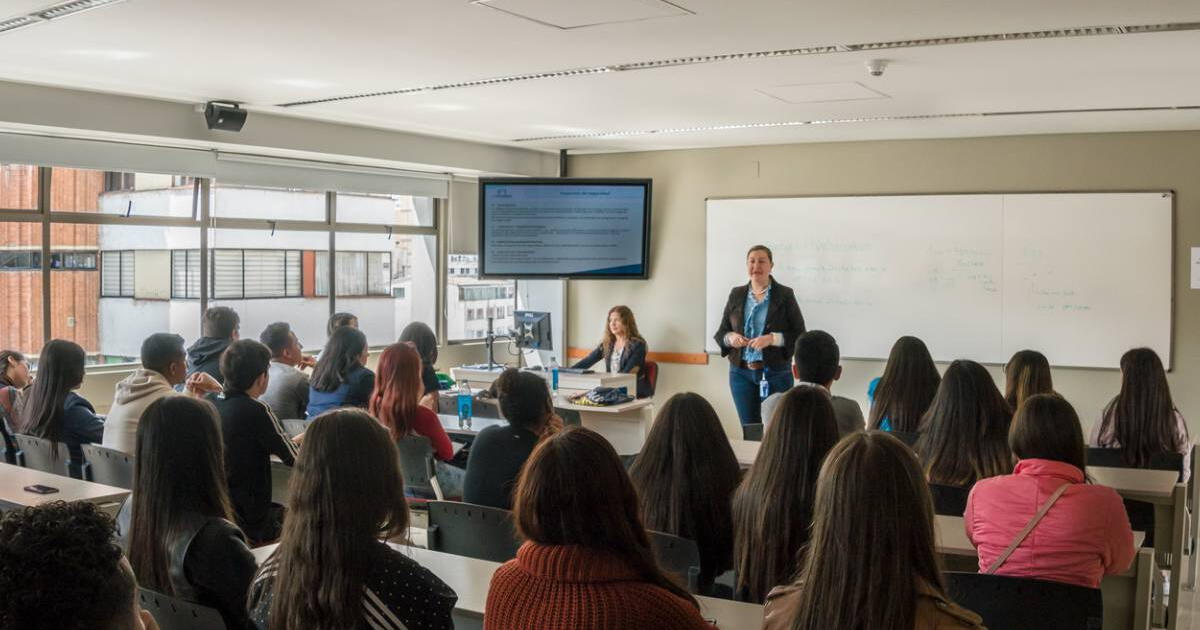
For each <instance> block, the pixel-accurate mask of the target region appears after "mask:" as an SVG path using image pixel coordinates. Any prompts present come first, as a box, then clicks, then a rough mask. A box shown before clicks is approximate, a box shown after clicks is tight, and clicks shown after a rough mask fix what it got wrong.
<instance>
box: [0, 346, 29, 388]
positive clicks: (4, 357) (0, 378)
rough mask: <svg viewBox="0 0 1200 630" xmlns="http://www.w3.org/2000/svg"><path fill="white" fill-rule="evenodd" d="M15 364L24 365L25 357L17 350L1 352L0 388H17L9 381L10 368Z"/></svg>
mask: <svg viewBox="0 0 1200 630" xmlns="http://www.w3.org/2000/svg"><path fill="white" fill-rule="evenodd" d="M14 362H16V363H24V362H25V355H23V354H21V353H20V352H17V351H16V350H0V387H16V386H17V385H16V383H13V382H12V381H10V380H8V368H9V366H11V365H12V364H13V363H14Z"/></svg>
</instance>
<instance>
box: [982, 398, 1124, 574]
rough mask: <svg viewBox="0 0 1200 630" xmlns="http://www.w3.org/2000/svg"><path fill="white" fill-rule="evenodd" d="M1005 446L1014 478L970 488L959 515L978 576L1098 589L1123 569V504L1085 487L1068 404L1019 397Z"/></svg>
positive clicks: (1105, 491) (1079, 439) (1107, 491)
mask: <svg viewBox="0 0 1200 630" xmlns="http://www.w3.org/2000/svg"><path fill="white" fill-rule="evenodd" d="M1008 441H1009V445H1010V446H1011V447H1012V452H1013V454H1014V455H1016V456H1017V458H1018V460H1019V461H1018V462H1017V467H1016V469H1015V470H1014V471H1013V474H1011V475H1003V476H999V477H991V478H989V479H983V480H981V481H979V482H977V483H976V484H975V487H974V488H973V489H972V490H971V496H970V498H969V499H968V500H967V511H966V513H965V514H964V515H963V520H964V522H965V524H966V528H967V536H968V537H969V538H970V539H971V543H972V544H974V545H975V548H976V549H977V550H978V551H979V570H980V571H986V572H989V573H995V574H997V575H1009V576H1013V577H1030V578H1037V579H1040V580H1053V581H1055V582H1066V583H1068V584H1078V585H1080V586H1087V587H1090V588H1099V587H1100V580H1101V579H1102V578H1103V577H1104V576H1105V575H1112V574H1114V573H1120V572H1122V571H1124V570H1125V569H1127V568H1128V567H1129V563H1130V562H1132V561H1133V556H1134V551H1135V550H1134V548H1133V532H1132V531H1130V528H1129V517H1128V516H1127V515H1126V514H1125V505H1124V504H1123V503H1122V502H1121V497H1120V496H1119V495H1118V494H1117V493H1116V491H1114V490H1113V489H1112V488H1107V487H1105V486H1096V485H1089V484H1087V483H1086V482H1085V479H1084V470H1085V469H1086V464H1087V462H1086V457H1087V451H1086V450H1085V447H1084V445H1083V431H1082V430H1081V429H1080V427H1079V416H1077V415H1076V414H1075V410H1074V409H1073V408H1072V407H1071V404H1070V403H1068V402H1067V401H1065V400H1063V399H1062V398H1060V397H1058V396H1057V395H1055V394H1039V395H1037V396H1032V397H1030V398H1027V399H1025V402H1024V403H1023V404H1022V405H1021V409H1020V411H1018V412H1017V417H1016V418H1015V419H1014V420H1013V425H1012V430H1011V431H1010V432H1009V437H1008ZM1046 505H1049V506H1050V507H1049V509H1048V510H1047V511H1046V512H1045V514H1044V516H1042V518H1041V520H1039V521H1038V522H1037V524H1036V525H1035V526H1034V528H1033V530H1032V531H1031V532H1030V533H1029V535H1028V536H1027V537H1026V538H1025V539H1024V540H1023V541H1022V542H1021V543H1020V544H1019V545H1018V546H1017V547H1016V549H1015V550H1014V551H1013V552H1012V555H1010V556H1008V557H1007V559H1005V560H1003V561H1002V562H1001V561H1000V558H1001V557H1002V556H1003V554H1004V552H1005V550H1006V549H1008V547H1009V546H1010V545H1011V544H1012V543H1013V542H1014V541H1015V540H1016V538H1017V537H1018V535H1019V534H1020V532H1021V531H1022V530H1023V529H1024V528H1025V527H1026V524H1027V523H1029V522H1031V520H1032V519H1033V518H1034V517H1035V516H1036V515H1037V514H1038V513H1039V511H1040V510H1041V509H1043V508H1045V506H1046Z"/></svg>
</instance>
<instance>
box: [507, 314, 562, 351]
mask: <svg viewBox="0 0 1200 630" xmlns="http://www.w3.org/2000/svg"><path fill="white" fill-rule="evenodd" d="M512 337H513V341H515V342H516V343H517V347H518V348H521V349H523V350H553V349H554V344H553V342H551V341H550V313H546V312H543V311H514V312H513V332H512Z"/></svg>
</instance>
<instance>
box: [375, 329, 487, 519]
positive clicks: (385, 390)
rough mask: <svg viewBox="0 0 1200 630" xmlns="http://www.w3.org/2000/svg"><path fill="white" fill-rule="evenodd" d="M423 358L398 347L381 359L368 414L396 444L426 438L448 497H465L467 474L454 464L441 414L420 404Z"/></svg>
mask: <svg viewBox="0 0 1200 630" xmlns="http://www.w3.org/2000/svg"><path fill="white" fill-rule="evenodd" d="M423 391H424V387H423V386H422V384H421V356H420V355H419V354H417V351H416V349H415V348H413V346H412V344H409V343H404V342H401V343H394V344H392V345H390V346H388V347H387V348H386V349H385V350H384V351H383V354H381V355H380V356H379V375H378V377H377V378H376V379H375V391H374V392H372V393H371V399H370V401H369V403H368V405H367V411H368V412H369V413H370V414H371V415H372V416H375V417H376V418H378V419H379V422H381V423H383V426H384V427H387V430H388V433H390V434H391V436H392V440H394V441H396V440H399V439H400V438H403V437H404V436H406V435H423V436H425V437H427V438H429V441H430V443H431V444H432V446H433V456H434V460H435V466H436V467H437V479H438V483H439V484H441V487H442V492H443V494H445V495H446V496H447V497H461V496H462V494H463V475H464V474H465V471H464V470H463V469H462V468H461V467H460V466H456V465H453V464H451V463H450V462H451V461H453V460H454V447H453V446H452V445H451V443H450V437H449V436H447V435H446V430H445V429H444V428H442V422H441V420H438V417H437V414H436V413H434V412H432V411H430V410H429V408H427V407H423V406H421V404H420V400H421V394H422V392H423Z"/></svg>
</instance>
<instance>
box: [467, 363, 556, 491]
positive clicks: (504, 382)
mask: <svg viewBox="0 0 1200 630" xmlns="http://www.w3.org/2000/svg"><path fill="white" fill-rule="evenodd" d="M494 389H495V391H496V396H497V403H498V404H499V407H500V415H502V416H503V417H504V419H505V420H506V421H507V422H508V424H507V426H490V427H487V428H485V429H484V430H482V431H480V432H479V435H477V436H475V441H474V442H472V443H471V453H470V457H469V458H468V459H467V473H466V477H465V478H464V480H463V501H466V502H467V503H475V504H477V505H487V506H491V507H496V508H501V509H505V510H511V509H512V502H513V489H514V488H515V487H516V485H517V477H518V476H519V475H520V474H521V466H523V465H524V464H525V460H527V459H529V455H530V453H532V452H533V449H534V447H535V446H537V444H538V442H539V441H540V440H541V439H542V438H544V437H545V436H547V435H549V434H552V433H554V432H556V431H558V430H560V429H562V419H561V418H559V417H558V416H557V415H555V413H554V403H553V402H552V401H551V400H550V389H549V388H548V387H546V379H544V378H542V377H540V376H538V375H536V374H532V373H530V372H522V371H520V370H517V369H514V368H509V369H507V370H504V372H502V373H501V374H500V377H499V378H497V379H496V381H495V386H494Z"/></svg>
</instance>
